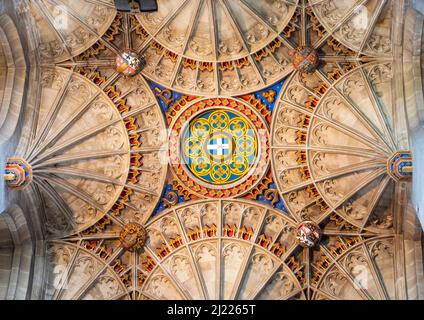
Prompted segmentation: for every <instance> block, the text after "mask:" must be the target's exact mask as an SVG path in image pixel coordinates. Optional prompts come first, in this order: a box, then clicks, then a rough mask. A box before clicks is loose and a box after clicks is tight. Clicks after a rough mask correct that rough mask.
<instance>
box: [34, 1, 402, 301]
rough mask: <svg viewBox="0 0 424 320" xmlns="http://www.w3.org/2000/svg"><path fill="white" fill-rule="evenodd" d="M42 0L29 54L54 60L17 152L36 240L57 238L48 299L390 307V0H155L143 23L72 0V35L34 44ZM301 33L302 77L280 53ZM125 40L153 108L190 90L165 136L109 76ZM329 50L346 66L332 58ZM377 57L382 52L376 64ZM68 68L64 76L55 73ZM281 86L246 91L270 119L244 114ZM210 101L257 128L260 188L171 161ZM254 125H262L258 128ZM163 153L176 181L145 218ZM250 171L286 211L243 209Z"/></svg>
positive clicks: (154, 112) (135, 93)
mask: <svg viewBox="0 0 424 320" xmlns="http://www.w3.org/2000/svg"><path fill="white" fill-rule="evenodd" d="M53 2H55V3H56V2H57V3H59V2H62V1H61V0H48V1H47V0H45V1H44V0H43V1H41V2H40V3H39V4H34V5H31V10H32V11H33V12H34V13H33V15H34V19H35V20H36V21H37V23H38V24H39V26H40V30H44V31H45V32H46V34H43V33H41V35H40V40H41V44H40V48H41V56H42V57H43V59H46V61H53V62H59V61H60V62H63V61H65V60H66V61H65V62H64V63H62V64H61V65H62V67H58V66H57V67H50V68H47V67H45V68H43V70H42V74H41V81H40V82H41V85H42V92H41V102H40V110H39V116H38V119H37V120H36V121H37V131H36V134H35V139H34V141H32V143H33V144H32V145H31V146H30V148H29V149H30V151H29V153H28V157H30V158H31V160H32V161H34V164H35V167H36V169H35V170H34V176H35V178H34V179H35V185H36V192H38V193H39V195H40V198H41V199H42V200H43V203H44V204H45V211H46V227H47V229H48V232H49V236H50V237H55V238H65V240H63V241H50V245H51V249H50V251H49V252H50V253H49V254H50V255H49V259H51V270H50V272H49V275H50V276H51V278H49V288H48V290H47V296H48V297H49V298H53V299H63V298H65V299H340V298H344V299H384V298H393V297H394V296H395V295H394V274H395V273H394V263H393V259H394V257H393V237H392V234H393V220H394V218H393V212H392V209H391V208H392V207H393V204H392V202H391V201H392V200H391V198H392V197H391V194H392V193H393V187H394V183H393V181H392V179H391V178H390V177H389V175H387V167H386V166H387V158H388V157H389V156H390V155H392V154H393V152H394V151H395V150H396V146H395V144H394V141H393V138H392V135H391V133H392V127H393V124H392V119H391V118H390V116H389V115H390V114H391V113H392V109H393V108H392V101H393V97H392V96H391V95H390V92H391V90H390V88H391V87H390V86H391V81H392V79H393V70H392V68H393V66H392V64H391V62H390V60H389V57H390V55H391V52H392V48H391V47H392V41H391V33H390V32H391V31H390V30H391V28H390V26H391V19H390V15H391V7H392V4H393V1H381V2H379V1H368V2H363V3H364V4H363V5H361V6H354V5H353V2H352V1H347V0H340V1H335V0H324V1H317V0H310V1H308V2H306V1H283V0H271V1H264V2H263V3H261V5H258V2H257V1H253V0H243V1H195V0H188V1H183V0H176V1H173V0H172V1H171V0H159V11H158V12H152V13H142V14H137V15H125V14H120V13H118V14H116V12H115V11H114V9H113V8H112V5H113V3H112V1H109V2H106V1H102V2H101V3H100V2H93V1H87V0H78V1H75V4H72V5H71V4H70V5H69V6H72V7H71V8H70V9H72V8H74V9H76V8H78V9H80V8H81V6H83V8H86V9H87V10H83V11H82V12H79V10H78V14H77V15H75V12H74V11H75V10H74V11H71V10H69V13H73V14H70V15H69V17H70V21H69V23H70V25H71V27H70V28H68V29H67V30H66V31H60V30H59V31H58V33H56V34H55V36H54V37H50V35H51V33H49V32H50V31H49V28H48V27H47V26H46V21H47V20H49V19H48V17H49V15H48V14H47V13H48V11H49V10H50V11H51V8H50V7H49V5H48V4H47V3H53ZM74 5H75V7H73V6H74ZM56 14H57V13H56ZM75 17H80V18H81V19H74V18H75ZM46 19H47V20H46ZM305 19H307V21H305ZM211 20H213V21H214V23H211ZM81 21H83V22H84V23H81ZM304 22H305V23H304ZM303 25H306V26H307V28H308V32H306V30H302V29H301V28H300V27H299V26H303ZM126 33H128V34H126ZM57 36H59V37H60V36H61V37H62V38H63V39H62V40H58V39H57ZM127 36H128V37H127ZM303 36H305V38H307V37H311V38H308V40H307V41H308V42H310V44H311V47H312V48H314V49H316V50H317V51H318V52H320V54H322V55H324V56H326V58H325V59H323V60H322V61H321V63H320V64H317V71H314V70H311V72H312V73H310V74H307V75H306V74H304V73H299V72H296V71H294V70H293V65H292V63H291V62H290V55H289V53H290V52H291V51H292V50H293V49H295V47H296V43H297V42H299V41H300V40H301V39H302V37H303ZM128 39H131V41H129V40H128ZM123 46H125V47H128V48H129V47H132V49H133V50H135V51H137V52H140V53H142V54H143V55H144V56H145V58H146V65H145V67H144V69H143V70H142V74H143V76H145V77H146V78H148V79H149V80H152V81H153V82H155V83H158V84H160V85H162V86H164V87H165V88H164V89H162V87H161V86H159V87H156V88H155V90H157V93H158V95H157V96H160V95H162V98H164V99H162V101H161V102H164V103H165V105H166V107H165V109H168V108H169V106H170V104H169V102H170V101H172V100H171V99H174V96H173V91H175V92H182V93H185V94H189V95H190V96H183V98H182V99H181V100H179V101H177V103H175V104H173V106H172V107H171V108H170V111H169V112H168V113H167V114H166V120H167V122H168V123H167V124H168V126H169V127H171V128H172V129H175V130H174V132H171V134H169V135H167V133H166V130H165V127H166V124H165V119H164V116H163V111H162V110H161V108H160V106H159V104H158V102H157V100H156V98H155V96H154V94H153V93H152V90H151V89H150V88H149V85H148V84H147V82H146V81H145V80H144V78H143V77H142V76H134V77H132V78H128V77H124V76H122V75H119V74H118V73H117V72H116V70H115V69H114V67H115V66H114V61H115V58H116V55H117V54H118V53H119V52H118V49H117V48H121V47H123ZM345 55H348V56H349V59H346V60H349V61H341V60H342V59H340V58H341V57H342V56H345ZM363 55H366V56H367V57H366V58H363ZM379 56H384V57H385V58H387V59H386V60H384V62H378V59H379V58H378V57H379ZM68 59H69V60H68ZM333 59H334V61H333ZM43 61H44V60H43ZM108 63H109V64H108ZM70 65H72V66H73V69H72V70H73V71H72V72H71V71H69V70H68V69H67V68H65V67H63V66H70ZM286 76H287V79H286V80H285V82H284V85H283V88H282V90H281V92H280V93H279V94H278V95H277V93H276V91H273V92H274V93H273V94H272V96H271V94H270V93H271V92H272V91H271V90H269V91H267V94H268V96H266V95H264V93H265V92H263V93H262V97H263V98H264V99H265V98H268V102H269V103H270V104H272V103H273V102H274V99H275V100H276V101H275V107H274V110H273V113H272V117H271V111H270V110H267V109H266V106H264V105H263V109H261V110H258V109H259V108H260V107H261V104H259V105H258V108H253V107H252V106H253V104H254V100H255V99H253V98H249V97H247V98H245V96H243V97H241V95H242V94H246V93H252V92H254V91H256V90H259V89H263V88H266V87H268V86H269V85H273V84H274V83H275V82H276V81H280V80H282V79H283V78H284V77H286ZM159 88H160V89H159ZM168 88H169V89H168ZM160 90H162V91H161V92H160V93H159V91H160ZM171 90H173V91H171ZM267 90H268V89H267ZM272 90H274V87H273V89H272ZM276 90H277V89H276ZM277 91H278V90H277ZM164 92H169V97H168V96H166V94H165V93H164ZM211 95H213V96H216V97H221V98H213V97H211ZM197 96H205V97H204V98H200V97H197ZM226 96H228V98H222V97H226ZM234 96H237V97H238V98H237V97H236V98H234ZM230 97H232V98H230ZM252 97H253V95H252ZM249 99H250V100H249ZM252 99H253V100H252ZM252 101H253V102H252ZM180 103H181V104H180ZM211 103H212V104H213V103H215V105H213V108H220V109H225V110H232V111H234V112H238V115H239V116H242V117H243V119H245V123H247V124H248V126H250V127H252V128H253V129H254V130H257V135H255V137H257V138H258V141H259V138H260V137H259V136H260V133H259V132H260V130H262V132H265V135H267V134H268V132H270V141H269V143H268V141H267V143H261V142H260V141H259V142H258V148H257V150H255V151H256V152H258V154H257V155H258V158H260V159H259V161H258V163H254V164H253V162H252V167H254V166H257V167H258V168H259V169H258V171H256V172H257V173H258V174H257V175H256V176H257V177H259V179H256V178H255V179H253V178H251V177H252V176H254V175H252V174H246V175H245V176H242V177H239V178H240V179H239V180H237V179H234V181H232V182H233V183H234V185H231V186H229V187H228V188H227V189H228V190H226V189H225V188H223V189H222V190H220V188H219V186H218V187H216V185H215V186H214V187H213V188H212V187H211V188H210V183H205V181H203V180H201V179H199V177H198V176H197V177H193V176H194V174H193V172H195V170H191V171H190V170H189V169H190V168H188V167H182V166H178V165H174V164H175V163H178V161H179V160H180V157H179V154H178V152H179V151H180V150H182V149H183V148H180V145H179V143H180V141H181V140H178V139H174V138H175V137H174V134H175V132H178V133H180V131H181V133H183V131H184V130H183V128H184V127H185V126H186V124H187V123H189V122H190V121H191V120H192V119H193V118H195V117H197V116H200V113H199V111H200V112H203V111H205V110H206V111H208V110H209V109H208V108H210V109H211V108H212V107H211ZM202 108H203V109H202ZM228 114H229V113H228ZM58 115H60V116H58ZM233 116H234V115H231V117H233ZM200 118H201V117H200ZM265 119H267V120H269V121H271V120H272V125H271V129H270V130H269V129H268V123H267V122H266V121H265ZM65 129H66V130H65ZM182 136H183V134H182ZM221 138H222V137H221ZM168 142H169V145H168ZM204 142H205V141H202V143H201V144H202V146H204V145H205V144H204ZM173 143H174V144H173ZM221 143H222V142H221ZM208 145H209V144H208ZM259 145H260V148H259ZM168 147H169V149H168ZM211 147H214V146H212V145H211ZM191 151H192V150H191ZM164 155H165V156H166V155H170V156H171V158H173V159H171V160H172V161H171V165H172V168H171V170H170V172H169V175H170V176H171V175H172V177H173V179H174V178H175V179H176V180H175V182H176V185H175V184H173V188H175V189H173V190H172V193H171V192H170V193H169V194H173V195H172V196H169V197H168V198H167V199H166V201H168V202H166V201H163V203H165V207H166V208H167V209H165V210H164V211H163V212H162V213H159V215H157V216H153V217H152V216H151V215H152V213H153V212H154V211H155V208H156V206H157V204H158V202H159V201H160V200H161V198H162V197H163V195H162V192H163V190H164V185H165V180H166V177H167V175H168V172H167V164H166V163H164V161H163V156H164ZM259 155H260V157H259ZM194 158H196V157H194ZM268 159H271V170H268V169H269V167H268V164H269V160H268ZM255 160H256V158H255ZM196 165H199V163H194V166H195V167H196ZM202 166H204V163H201V164H200V166H199V167H201V168H200V169H202V170H204V169H205V168H204V167H202ZM247 171H249V170H246V172H247ZM265 175H267V176H266V177H265ZM271 175H272V177H271ZM202 177H203V176H202ZM221 178H222V175H221ZM233 178H234V177H233ZM262 178H263V179H264V180H265V181H266V179H269V181H270V182H269V183H271V182H272V181H271V179H273V180H274V181H273V182H275V186H274V185H273V186H272V189H268V190H266V191H270V190H272V191H273V194H274V195H275V196H274V199H277V200H275V201H279V199H280V198H281V200H282V201H281V203H283V205H284V207H285V208H286V209H285V211H284V212H283V211H281V210H277V209H275V208H274V207H271V206H267V205H263V204H262V203H261V202H260V201H251V200H247V199H245V198H242V196H251V195H252V194H253V190H259V188H260V187H259V185H260V184H261V183H262V181H261V180H262ZM177 180H178V181H177ZM236 180H237V181H236ZM238 182H240V184H238ZM263 184H264V183H263ZM176 186H177V187H176ZM270 188H271V187H270ZM177 189H178V191H181V190H185V192H186V193H185V194H184V193H178V192H177V191H176V190H177ZM187 190H190V192H193V195H194V194H195V196H193V197H192V198H191V196H187V193H188V191H187ZM251 192H252V193H251ZM182 194H184V196H185V201H186V202H184V201H183V202H184V203H180V199H179V198H178V196H180V197H181V196H182ZM262 195H263V196H264V197H265V199H266V200H268V198H267V193H265V192H264V193H263V194H260V196H262ZM268 195H269V193H268ZM217 198H219V199H217ZM229 198H231V200H230V199H229ZM193 199H202V200H193ZM187 200H191V201H188V202H187ZM272 204H273V205H274V204H275V202H272ZM169 207H172V208H169ZM160 210H162V209H160ZM305 221H310V222H311V223H313V224H314V225H316V226H317V227H319V228H320V229H319V230H320V231H322V238H321V239H319V240H318V241H317V243H315V244H314V246H310V247H308V248H303V247H301V246H300V244H299V239H297V230H298V227H299V225H301V224H302V222H305ZM128 224H138V225H140V226H142V227H143V228H145V230H146V234H147V237H146V239H143V240H145V241H141V242H143V245H140V246H137V248H134V250H128V249H129V245H127V244H130V245H131V244H133V243H134V242H135V240H137V237H135V238H131V237H129V238H128V237H127V238H125V239H127V240H128V243H127V244H125V243H123V241H122V239H120V235H122V233H123V232H124V231H125V226H126V225H128ZM143 230H144V229H143ZM365 233H366V234H367V235H372V236H370V237H368V236H367V237H365V236H364V234H365ZM124 235H125V232H124ZM121 238H122V237H121ZM76 240H78V241H76ZM124 242H125V241H124ZM305 289H308V290H305Z"/></svg>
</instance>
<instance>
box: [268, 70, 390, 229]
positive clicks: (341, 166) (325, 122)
mask: <svg viewBox="0 0 424 320" xmlns="http://www.w3.org/2000/svg"><path fill="white" fill-rule="evenodd" d="M379 66H381V65H380V64H377V63H375V64H370V65H366V67H363V68H360V67H359V68H357V69H353V70H352V71H350V72H348V73H346V75H345V76H342V77H340V78H339V79H338V81H336V82H334V84H331V87H330V84H326V83H325V82H323V81H322V80H320V79H319V77H317V76H316V75H315V74H313V75H311V76H310V79H309V80H308V81H306V82H305V81H304V78H303V76H301V75H299V74H294V75H293V76H292V77H291V79H289V80H288V83H287V84H286V87H285V89H283V92H282V95H281V100H280V101H279V102H278V104H277V106H278V107H277V110H276V113H275V115H276V116H275V117H274V119H273V126H272V133H271V136H272V139H273V141H272V143H271V144H272V145H274V149H273V157H272V161H273V173H274V174H273V175H274V176H275V177H276V179H277V185H279V189H280V192H281V193H282V195H283V198H284V199H285V202H286V204H287V206H288V209H289V210H290V211H291V212H292V213H293V214H294V215H295V216H296V217H298V218H299V219H303V218H307V217H309V218H310V219H314V220H315V221H323V220H324V219H325V218H326V217H328V216H329V214H330V212H331V211H332V210H336V211H337V213H338V214H340V216H342V217H343V218H345V219H347V221H349V223H351V224H353V225H355V226H357V227H360V228H364V227H365V228H370V229H372V230H375V231H376V232H383V230H384V229H383V228H379V227H377V225H376V223H378V224H379V225H385V226H387V230H388V229H390V228H391V226H390V224H389V222H390V220H391V219H392V217H391V213H390V212H389V211H388V210H386V209H385V208H387V202H390V201H391V200H390V198H389V197H388V196H385V195H386V194H387V195H389V194H390V190H391V187H390V186H391V180H390V178H389V177H388V175H387V171H386V162H387V159H388V157H389V155H390V154H391V153H392V152H393V150H395V148H396V147H395V145H394V143H393V140H392V137H391V127H390V119H388V118H387V117H386V115H387V114H388V113H389V108H390V104H389V105H388V106H386V105H385V104H383V103H382V102H383V100H380V99H378V98H377V97H376V96H375V95H374V94H372V93H370V90H372V80H371V79H370V77H369V71H368V70H372V69H374V68H379ZM317 88H323V90H322V91H318V90H317ZM312 93H313V94H312ZM388 93H389V94H390V91H388ZM345 94H346V95H345ZM385 98H386V99H387V97H385ZM302 101H303V102H302ZM310 102H312V103H310ZM294 148H297V150H296V151H295V150H293V149H294ZM379 208H381V210H380V209H379ZM375 214H377V216H379V218H374V217H373V216H374V215H375ZM387 219H388V220H387ZM377 221H378V222H377Z"/></svg>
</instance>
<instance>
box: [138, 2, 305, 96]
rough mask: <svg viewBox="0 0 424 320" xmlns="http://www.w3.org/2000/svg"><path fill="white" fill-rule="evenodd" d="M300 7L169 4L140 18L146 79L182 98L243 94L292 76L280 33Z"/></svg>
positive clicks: (202, 3)
mask: <svg viewBox="0 0 424 320" xmlns="http://www.w3.org/2000/svg"><path fill="white" fill-rule="evenodd" d="M297 3H298V1H292V2H284V1H281V0H273V1H266V2H264V3H263V4H261V5H258V3H257V1H251V0H247V1H243V2H237V1H223V2H220V1H212V2H211V3H208V2H207V1H194V0H189V1H188V2H185V1H179V0H178V1H169V0H161V1H160V2H159V3H158V8H159V10H158V11H157V12H153V13H142V14H138V15H137V22H135V23H137V24H138V27H137V28H138V30H139V34H140V35H141V37H140V39H137V46H138V47H139V48H140V49H141V51H142V52H143V54H144V55H145V56H146V60H147V65H146V68H145V69H144V70H143V74H144V75H145V76H146V77H148V78H150V79H152V80H154V81H155V82H158V83H160V84H162V85H165V86H167V87H170V88H172V89H175V90H177V91H180V92H185V93H189V94H197V95H205V94H206V95H210V94H214V93H215V94H216V93H218V94H241V93H246V92H252V91H254V90H257V89H260V88H264V87H265V86H267V85H268V84H271V83H272V82H273V81H276V80H278V79H281V78H282V77H283V76H284V75H286V74H288V72H290V71H291V68H290V64H289V62H288V51H289V49H290V48H289V47H290V46H289V45H287V46H286V45H283V42H285V40H284V39H283V38H282V36H281V33H282V31H283V30H285V28H286V26H287V25H288V24H289V23H290V19H291V18H292V16H293V14H294V12H295V10H296V5H297Z"/></svg>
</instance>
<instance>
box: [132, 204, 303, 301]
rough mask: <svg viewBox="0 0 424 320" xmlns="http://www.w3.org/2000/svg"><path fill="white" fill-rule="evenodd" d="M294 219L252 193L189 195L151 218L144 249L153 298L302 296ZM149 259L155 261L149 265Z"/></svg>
mask: <svg viewBox="0 0 424 320" xmlns="http://www.w3.org/2000/svg"><path fill="white" fill-rule="evenodd" d="M295 224H296V223H295V221H294V220H293V219H291V218H290V217H288V216H286V215H285V214H282V213H281V212H280V211H277V210H275V209H273V208H271V207H267V206H264V205H261V204H259V203H257V202H252V201H247V200H232V201H226V200H222V201H219V200H213V201H212V200H211V201H197V202H190V203H188V204H183V205H180V206H178V207H175V208H174V210H168V211H167V212H165V213H163V214H161V216H159V217H157V218H156V219H154V220H152V221H151V222H150V223H149V224H147V225H146V230H147V231H148V234H149V238H148V241H147V243H146V245H145V247H144V249H143V252H142V253H141V254H140V264H139V266H138V267H139V268H140V274H141V276H142V277H143V282H142V286H141V288H140V292H141V296H142V297H143V298H145V299H146V298H147V299H290V298H294V297H300V298H302V296H303V293H302V292H301V285H300V284H299V280H298V278H297V276H296V275H295V272H296V271H297V270H295V269H294V268H293V267H292V266H291V265H290V266H289V265H288V264H286V263H285V259H286V258H287V255H288V254H289V253H290V252H291V251H292V250H293V248H295V247H297V243H296V241H295V235H294V229H295ZM149 262H150V265H149Z"/></svg>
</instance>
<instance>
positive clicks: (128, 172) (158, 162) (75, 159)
mask: <svg viewBox="0 0 424 320" xmlns="http://www.w3.org/2000/svg"><path fill="white" fill-rule="evenodd" d="M41 78H42V81H41V85H42V94H41V97H42V98H41V101H40V109H39V116H38V123H37V130H38V131H37V132H36V137H35V139H34V141H32V145H31V146H30V148H29V150H28V155H27V157H28V158H29V159H30V161H31V162H32V163H34V164H35V165H36V167H37V169H36V170H35V183H36V185H37V188H38V190H39V192H40V195H41V196H42V197H43V199H45V200H44V202H45V203H46V207H47V210H46V219H47V230H48V232H49V233H50V234H51V235H52V236H53V235H54V236H58V235H67V234H70V233H73V232H79V231H82V230H84V229H87V228H89V227H92V226H93V225H94V224H95V223H97V222H98V221H99V224H100V225H101V226H102V228H103V226H104V225H105V222H104V221H103V220H104V219H106V217H107V216H109V215H113V216H114V217H117V216H119V217H117V218H116V219H118V220H119V221H120V222H121V223H122V224H126V223H128V222H131V221H132V222H137V223H144V222H145V221H146V220H147V219H148V217H149V216H150V215H151V214H152V212H153V209H154V207H155V206H156V204H157V201H159V199H160V193H161V191H162V186H163V182H164V179H165V176H166V164H165V163H164V161H163V159H162V158H161V156H160V149H161V148H162V145H163V144H164V134H163V133H164V131H165V130H164V126H165V124H164V119H163V117H162V114H161V111H160V108H159V106H158V105H157V103H155V100H154V99H155V98H154V96H153V94H152V92H151V91H150V89H149V88H148V86H147V84H146V82H145V81H144V80H143V79H142V78H141V77H138V79H132V80H131V81H130V83H129V84H127V82H126V81H125V80H124V79H120V78H118V79H117V80H116V82H115V83H114V85H113V86H108V87H105V88H104V89H103V90H102V89H101V88H100V87H97V86H95V85H94V84H93V83H92V82H91V81H90V80H89V79H87V78H86V77H83V76H82V75H78V74H77V73H73V72H70V71H68V70H66V69H64V68H60V67H55V68H44V69H43V70H42V74H41ZM118 90H119V91H121V90H125V91H126V102H127V103H126V104H125V105H122V102H121V101H120V100H118V99H114V100H112V99H111V98H110V97H111V95H112V94H116V92H117V91H118ZM139 97H142V99H138V98H139ZM116 104H118V106H119V107H117V105H116ZM59 115H60V116H59ZM140 128H143V129H142V130H141V129H140ZM46 199H47V200H46ZM108 219H110V218H108ZM108 219H106V220H105V221H109V220H108Z"/></svg>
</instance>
